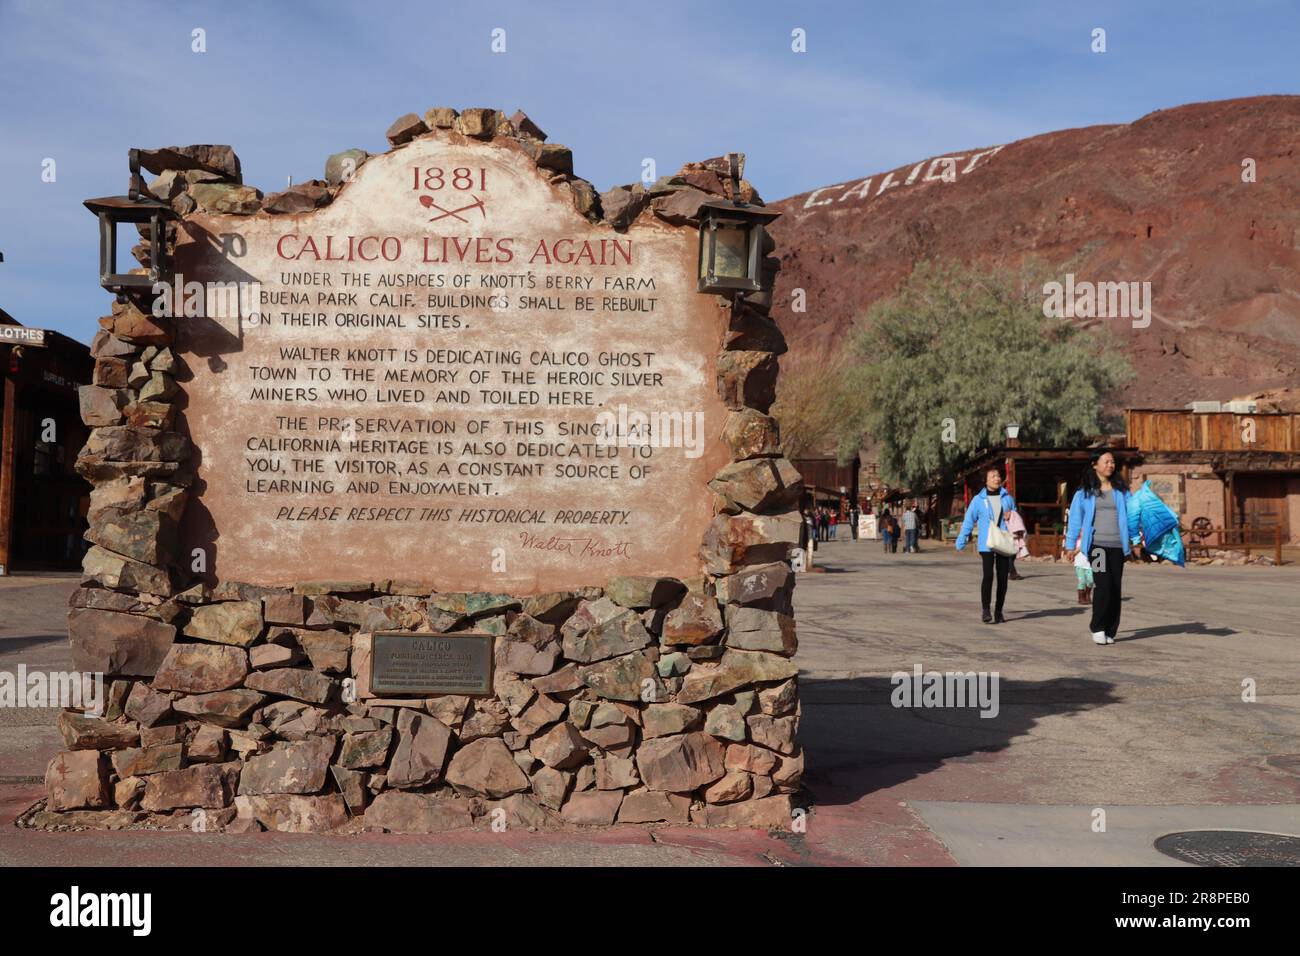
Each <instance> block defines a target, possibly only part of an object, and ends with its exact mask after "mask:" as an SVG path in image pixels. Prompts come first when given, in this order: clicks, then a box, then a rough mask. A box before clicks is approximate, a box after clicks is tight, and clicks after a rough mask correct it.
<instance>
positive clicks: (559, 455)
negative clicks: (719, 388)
mask: <svg viewBox="0 0 1300 956" xmlns="http://www.w3.org/2000/svg"><path fill="white" fill-rule="evenodd" d="M549 175H550V174H549V173H548V172H547V171H546V170H539V169H537V168H536V167H535V166H534V164H533V161H532V160H531V159H530V158H529V156H528V155H527V154H526V153H525V152H524V151H523V149H522V148H521V147H520V146H519V145H518V144H516V143H512V142H498V143H492V144H485V143H480V142H477V141H473V140H469V139H467V138H465V137H463V136H461V135H459V134H457V133H454V132H451V131H439V132H438V133H437V134H435V135H433V136H427V137H422V138H420V139H417V140H415V141H413V142H412V143H410V144H408V145H407V146H405V147H402V148H399V149H396V150H393V151H392V152H389V153H387V154H384V155H382V156H378V157H374V158H372V159H370V160H369V161H368V162H366V163H364V164H363V165H362V166H361V167H360V168H358V169H357V170H356V173H355V176H354V178H353V179H352V180H351V181H350V182H348V183H347V184H346V185H345V186H344V188H343V189H342V191H341V192H340V193H339V194H338V195H337V196H336V198H335V199H334V201H333V202H332V203H331V204H330V205H328V206H324V207H322V208H320V209H317V210H314V211H311V212H307V213H301V214H297V215H270V214H267V213H265V212H262V213H258V214H257V215H255V216H222V215H204V214H196V215H194V216H191V217H190V218H189V219H187V220H186V221H184V222H183V223H181V224H180V233H179V236H178V242H177V256H176V269H177V272H178V276H177V279H176V282H175V283H174V284H173V285H174V290H173V298H174V305H173V308H174V310H175V311H176V313H177V314H178V315H180V316H182V317H180V318H178V319H177V326H178V338H177V341H178V349H179V357H180V359H181V360H182V362H183V364H184V366H185V369H184V370H183V371H182V373H181V374H180V376H179V381H180V382H181V385H182V388H183V391H184V397H183V399H182V400H181V402H180V404H181V420H180V426H179V427H181V428H183V429H184V430H186V431H187V432H188V433H189V435H190V437H191V439H192V441H193V442H194V445H195V447H196V450H197V462H198V464H197V467H196V474H197V480H196V483H195V489H194V491H195V497H194V499H193V500H192V502H191V504H190V506H189V507H188V508H187V511H186V518H185V524H184V526H183V527H182V540H183V543H184V545H185V552H184V553H185V554H187V555H189V554H192V553H194V550H195V549H202V550H203V553H204V555H205V557H206V563H207V573H208V575H209V577H210V578H212V579H214V580H231V581H240V582H246V583H250V584H262V585H280V586H283V585H288V584H293V583H295V582H302V581H313V580H318V581H326V580H370V581H379V580H385V579H396V580H402V581H410V582H418V583H420V584H424V585H427V586H428V587H429V588H430V589H436V590H443V591H461V590H464V591H470V590H488V591H503V592H510V593H516V594H527V593H537V592H541V591H547V590H555V589H561V588H571V587H576V586H582V585H599V584H603V583H604V582H605V581H606V580H607V579H608V578H609V577H610V576H612V575H618V574H666V575H674V576H690V575H693V574H696V573H698V572H699V567H700V565H699V559H698V557H697V553H698V549H699V544H700V541H701V538H702V537H703V534H704V531H705V529H706V527H707V526H708V523H709V521H710V519H711V517H712V497H711V493H710V492H709V490H708V488H707V487H706V483H707V482H708V480H709V479H710V478H712V477H713V475H714V473H715V472H716V471H717V469H718V468H719V467H721V465H723V464H725V463H726V462H727V461H728V460H729V456H728V454H727V451H726V449H725V447H724V446H723V444H722V442H721V441H720V434H721V430H722V427H723V423H724V419H725V416H726V414H727V412H726V409H725V407H724V406H723V404H722V402H721V400H720V399H719V398H718V396H717V392H716V385H715V371H714V363H715V357H716V355H717V352H718V350H719V348H720V346H721V343H722V337H723V334H724V327H725V312H724V310H722V309H720V308H718V305H717V301H716V300H715V299H714V298H713V297H712V296H705V295H700V294H699V293H697V292H696V291H695V253H696V236H695V232H694V230H693V229H686V228H680V227H672V226H669V225H667V224H665V223H662V222H660V221H658V220H655V219H653V217H651V216H649V215H644V216H642V217H641V219H640V220H639V221H638V222H637V223H636V224H635V225H633V226H632V227H631V228H630V229H629V230H627V231H626V232H616V231H615V230H613V229H612V228H611V227H609V226H608V225H605V224H592V223H590V222H589V221H588V220H586V219H585V218H583V217H582V216H581V215H579V214H578V213H577V211H576V210H575V209H574V207H573V203H572V198H571V196H570V194H569V192H568V188H567V186H564V185H562V184H551V183H550V182H548V177H549ZM196 295H202V296H203V297H204V298H203V299H202V303H203V304H202V307H201V308H196V307H195V306H194V302H195V301H196V300H195V298H194V297H195V296H196ZM187 304H188V305H189V308H188V309H187V308H186V306H187ZM187 312H188V313H194V314H186V313H187Z"/></svg>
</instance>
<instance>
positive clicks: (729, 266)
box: [713, 223, 749, 279]
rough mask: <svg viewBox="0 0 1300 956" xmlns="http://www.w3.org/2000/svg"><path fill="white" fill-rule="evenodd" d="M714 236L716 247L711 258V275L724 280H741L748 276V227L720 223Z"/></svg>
mask: <svg viewBox="0 0 1300 956" xmlns="http://www.w3.org/2000/svg"><path fill="white" fill-rule="evenodd" d="M714 235H715V236H716V237H717V247H716V251H715V253H714V256H713V274H714V275H716V276H718V277H719V278H725V279H743V278H745V277H746V276H747V275H749V227H748V226H745V225H741V224H739V223H720V224H719V225H718V228H717V231H716V232H715V233H714Z"/></svg>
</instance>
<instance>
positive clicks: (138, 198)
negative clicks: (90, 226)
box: [83, 149, 172, 296]
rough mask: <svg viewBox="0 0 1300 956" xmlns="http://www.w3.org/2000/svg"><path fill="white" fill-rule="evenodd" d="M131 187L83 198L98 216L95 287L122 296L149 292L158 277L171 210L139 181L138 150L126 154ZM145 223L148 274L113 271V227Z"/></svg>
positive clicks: (86, 204) (114, 261)
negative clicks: (117, 193)
mask: <svg viewBox="0 0 1300 956" xmlns="http://www.w3.org/2000/svg"><path fill="white" fill-rule="evenodd" d="M127 155H128V157H129V161H130V165H131V187H130V190H129V191H128V194H127V195H125V196H104V197H102V198H100V199H87V200H86V201H85V202H84V203H83V205H84V206H85V207H86V208H87V209H89V210H90V211H91V212H93V213H94V214H95V215H96V216H98V217H99V284H100V285H102V286H103V287H104V288H105V289H107V290H108V291H109V292H114V293H116V294H117V295H119V296H120V295H123V294H124V293H125V292H126V291H127V290H129V289H151V288H153V284H154V283H155V282H157V281H159V279H161V277H162V273H163V269H164V262H163V260H164V259H165V257H166V249H167V236H166V224H167V219H168V218H169V217H170V216H171V215H172V211H171V207H169V206H168V205H167V204H166V203H163V202H159V201H158V200H157V199H154V198H153V197H152V196H150V195H149V194H148V192H147V191H146V190H145V188H144V182H143V180H142V179H141V178H140V151H139V150H138V149H133V150H131V151H130V152H129V153H128V154H127ZM144 222H147V223H149V272H148V274H147V275H138V274H132V273H126V272H118V271H117V227H118V225H119V224H120V223H133V224H134V223H144Z"/></svg>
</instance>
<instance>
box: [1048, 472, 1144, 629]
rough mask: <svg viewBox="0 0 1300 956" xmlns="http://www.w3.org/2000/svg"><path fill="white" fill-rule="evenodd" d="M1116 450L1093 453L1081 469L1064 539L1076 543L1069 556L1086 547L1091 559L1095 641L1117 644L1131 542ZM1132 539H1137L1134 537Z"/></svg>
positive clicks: (1134, 541)
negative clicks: (1118, 482) (1117, 482)
mask: <svg viewBox="0 0 1300 956" xmlns="http://www.w3.org/2000/svg"><path fill="white" fill-rule="evenodd" d="M1114 474H1115V456H1114V455H1112V454H1111V453H1110V452H1108V451H1104V452H1099V453H1097V454H1094V455H1093V457H1092V461H1091V462H1090V463H1089V465H1088V467H1087V468H1085V469H1084V471H1083V481H1082V483H1081V484H1082V487H1080V488H1079V490H1078V491H1076V492H1075V493H1074V499H1073V500H1072V501H1071V502H1070V524H1069V527H1068V528H1067V529H1066V532H1065V540H1066V541H1077V542H1078V543H1079V547H1078V548H1074V549H1071V550H1069V551H1067V552H1066V553H1065V556H1066V558H1067V559H1068V560H1070V561H1073V560H1074V556H1075V555H1076V554H1078V553H1079V552H1080V551H1082V552H1083V553H1084V554H1086V555H1087V556H1088V560H1089V562H1090V563H1091V564H1092V577H1093V587H1094V590H1093V594H1092V623H1091V625H1090V627H1089V630H1091V631H1092V640H1093V643H1094V644H1114V643H1115V634H1116V632H1117V631H1119V612H1120V606H1121V603H1122V602H1123V600H1124V592H1123V581H1124V562H1125V560H1127V558H1128V555H1129V554H1130V553H1131V549H1130V547H1129V541H1130V537H1129V526H1128V503H1129V492H1128V491H1127V490H1125V489H1124V488H1123V487H1122V486H1120V485H1112V483H1111V476H1113V475H1114ZM1132 540H1133V543H1134V544H1136V543H1137V539H1136V538H1133V539H1132Z"/></svg>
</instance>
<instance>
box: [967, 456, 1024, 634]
mask: <svg viewBox="0 0 1300 956" xmlns="http://www.w3.org/2000/svg"><path fill="white" fill-rule="evenodd" d="M995 501H997V502H1000V503H1001V504H1000V514H999V515H998V526H999V527H1000V528H1002V529H1003V530H1004V531H1005V530H1006V527H1007V512H1009V511H1015V510H1016V502H1015V499H1013V498H1012V497H1011V495H1010V494H1008V493H1007V490H1006V489H1005V488H1003V487H1002V473H1001V472H999V471H998V470H997V469H996V468H990V469H988V470H987V471H985V472H984V488H983V489H982V490H981V491H980V493H979V494H978V495H976V496H975V497H974V498H972V499H971V500H970V504H969V505H968V506H967V507H966V520H965V521H963V522H962V523H961V533H960V534H958V535H957V550H958V551H961V550H962V549H963V548H965V547H966V542H967V541H969V540H970V535H971V531H972V530H973V529H977V530H976V534H975V541H976V544H977V546H978V548H979V553H980V560H981V561H982V562H983V564H984V575H983V577H982V578H980V603H981V605H982V606H983V608H984V613H983V614H982V615H981V617H980V620H982V621H983V622H984V623H985V624H988V623H990V622H993V623H996V624H1003V623H1005V621H1006V619H1005V618H1004V617H1003V616H1002V605H1003V603H1004V602H1005V601H1006V599H1007V573H1008V572H1009V571H1010V569H1011V559H1010V558H1008V557H1007V556H1006V555H1004V554H998V553H996V552H995V551H992V550H990V549H989V528H990V527H992V525H993V512H994V509H995V507H996V506H995V505H994V502H995ZM994 569H996V570H997V576H998V603H997V606H996V613H995V614H989V598H990V597H992V592H993V572H994Z"/></svg>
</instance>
